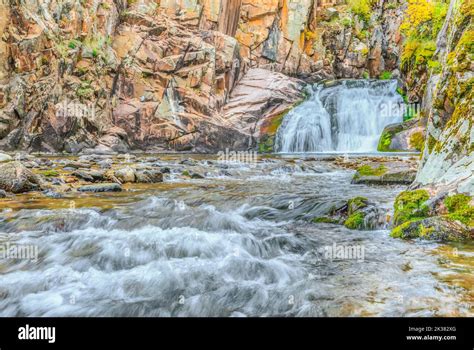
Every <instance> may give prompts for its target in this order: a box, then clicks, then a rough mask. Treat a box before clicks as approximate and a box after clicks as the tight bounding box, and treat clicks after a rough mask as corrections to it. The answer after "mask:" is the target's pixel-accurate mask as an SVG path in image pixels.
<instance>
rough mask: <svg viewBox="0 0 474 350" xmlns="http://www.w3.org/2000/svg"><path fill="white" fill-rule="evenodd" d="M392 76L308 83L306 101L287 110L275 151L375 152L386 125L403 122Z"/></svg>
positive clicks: (401, 104)
mask: <svg viewBox="0 0 474 350" xmlns="http://www.w3.org/2000/svg"><path fill="white" fill-rule="evenodd" d="M396 89H397V82H396V80H383V81H376V80H341V81H337V82H336V83H332V84H331V85H329V84H327V83H326V84H316V85H314V86H312V87H310V88H309V93H310V97H309V99H308V100H307V101H305V102H304V103H302V104H301V105H299V106H298V107H296V108H294V109H293V110H292V111H290V112H289V113H288V114H287V115H286V116H285V118H284V120H283V123H282V125H281V126H280V128H279V129H278V133H277V136H276V150H277V151H278V152H283V153H291V152H376V151H377V144H378V141H379V138H380V135H381V134H382V131H383V129H384V127H385V126H387V125H389V124H393V123H398V122H401V121H403V114H404V110H405V104H404V102H403V99H402V98H401V96H400V95H399V94H398V93H397V91H396Z"/></svg>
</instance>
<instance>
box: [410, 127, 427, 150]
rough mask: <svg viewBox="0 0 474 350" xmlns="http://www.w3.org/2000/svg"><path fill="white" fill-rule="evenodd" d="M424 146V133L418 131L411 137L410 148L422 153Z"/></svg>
mask: <svg viewBox="0 0 474 350" xmlns="http://www.w3.org/2000/svg"><path fill="white" fill-rule="evenodd" d="M424 144H425V136H424V134H423V132H421V131H418V132H414V133H413V134H411V135H410V146H411V147H413V148H414V149H416V150H417V151H422V150H423V145H424Z"/></svg>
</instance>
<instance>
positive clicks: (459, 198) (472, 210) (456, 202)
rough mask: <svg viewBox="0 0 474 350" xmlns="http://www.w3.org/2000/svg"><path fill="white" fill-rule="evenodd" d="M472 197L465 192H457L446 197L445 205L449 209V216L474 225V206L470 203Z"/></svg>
mask: <svg viewBox="0 0 474 350" xmlns="http://www.w3.org/2000/svg"><path fill="white" fill-rule="evenodd" d="M471 199H472V198H471V197H470V196H468V195H465V194H455V195H452V196H449V197H446V198H445V200H444V205H445V206H446V208H447V209H448V213H449V214H448V215H446V217H447V218H449V219H451V220H457V221H460V222H462V223H463V224H465V225H468V226H471V227H473V226H474V206H472V205H470V202H471Z"/></svg>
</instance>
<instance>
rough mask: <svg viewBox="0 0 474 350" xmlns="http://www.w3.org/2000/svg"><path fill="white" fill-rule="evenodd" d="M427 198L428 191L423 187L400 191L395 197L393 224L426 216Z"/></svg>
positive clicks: (428, 196) (427, 209)
mask: <svg viewBox="0 0 474 350" xmlns="http://www.w3.org/2000/svg"><path fill="white" fill-rule="evenodd" d="M429 198H430V195H429V194H428V191H426V190H423V189H420V190H415V191H404V192H401V193H400V194H399V195H398V196H397V198H396V199H395V204H394V209H395V213H394V216H393V221H394V224H395V225H396V226H398V225H401V224H403V223H405V222H407V221H410V220H415V219H423V218H426V217H427V216H428V211H429V208H428V206H427V205H426V204H425V202H426V201H427V200H428V199H429Z"/></svg>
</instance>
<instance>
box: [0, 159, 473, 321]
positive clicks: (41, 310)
mask: <svg viewBox="0 0 474 350" xmlns="http://www.w3.org/2000/svg"><path fill="white" fill-rule="evenodd" d="M179 160H180V158H179V156H176V157H174V158H173V157H168V158H163V159H160V160H159V161H155V163H154V164H155V165H159V166H166V167H169V168H170V174H168V175H166V179H165V182H164V183H161V184H155V185H137V184H135V185H127V187H126V188H127V191H126V192H122V193H102V194H78V193H75V192H73V193H69V194H66V195H65V197H63V198H58V199H56V198H45V197H44V196H42V195H40V194H28V195H24V196H18V197H16V198H15V199H12V200H11V201H10V202H7V204H3V206H2V207H0V244H1V245H5V244H7V243H9V244H16V245H21V246H36V247H38V248H39V256H38V260H37V261H31V260H25V259H3V260H2V261H1V264H0V316H276V315H281V316H376V315H378V316H431V315H436V316H454V315H465V316H466V315H470V316H473V312H472V310H473V309H472V307H473V304H472V301H473V294H472V275H473V274H472V272H473V267H474V266H473V259H472V258H473V256H474V247H473V246H472V245H460V244H457V245H442V244H437V243H433V242H422V241H403V240H398V239H393V238H390V237H389V231H388V230H387V229H386V228H383V227H381V228H380V229H378V230H375V231H352V230H348V229H346V228H345V227H344V226H340V225H334V224H326V223H318V224H315V223H312V222H311V221H310V219H311V218H313V217H316V216H319V215H323V214H325V213H327V212H328V210H329V209H330V208H331V206H333V205H337V204H338V203H339V204H340V203H343V202H344V201H347V200H348V199H349V198H352V197H355V196H358V195H360V194H361V193H363V194H364V196H366V197H368V198H369V199H370V200H371V201H373V202H375V203H377V204H378V206H379V207H380V208H382V209H385V210H386V212H387V213H390V208H391V207H392V201H393V198H394V197H395V196H396V194H397V193H398V192H399V191H401V190H402V189H403V188H402V187H398V186H396V187H383V188H382V187H369V186H365V185H352V184H351V183H350V180H351V177H352V175H353V171H351V170H341V169H340V168H337V167H335V166H334V165H333V164H332V163H331V162H327V161H317V160H301V159H296V158H266V159H260V161H259V162H258V164H233V163H225V164H222V163H219V162H217V161H215V160H213V159H209V158H207V159H204V158H203V157H196V161H197V164H196V165H195V166H193V167H192V169H193V170H194V171H198V172H202V173H203V174H204V176H205V178H203V179H183V178H182V177H181V176H180V174H181V172H182V171H183V165H181V164H180V163H179ZM141 164H147V160H146V159H144V160H142V163H141ZM150 164H151V163H150ZM71 203H74V205H71ZM341 247H342V248H343V249H344V248H351V249H352V248H354V249H356V250H354V252H357V254H355V253H354V254H353V255H343V256H336V255H328V254H327V253H328V252H329V251H331V250H332V252H335V250H336V249H338V248H341Z"/></svg>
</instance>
